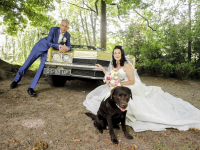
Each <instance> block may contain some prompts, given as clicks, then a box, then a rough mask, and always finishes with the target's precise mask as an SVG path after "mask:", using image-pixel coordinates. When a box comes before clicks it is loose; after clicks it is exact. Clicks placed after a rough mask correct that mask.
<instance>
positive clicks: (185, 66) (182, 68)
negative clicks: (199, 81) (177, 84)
mask: <svg viewBox="0 0 200 150" xmlns="http://www.w3.org/2000/svg"><path fill="white" fill-rule="evenodd" d="M192 71H193V68H192V64H191V63H181V64H178V63H177V64H176V65H175V74H176V75H177V78H178V79H180V80H183V79H187V78H188V76H189V74H190V73H191V72H192Z"/></svg>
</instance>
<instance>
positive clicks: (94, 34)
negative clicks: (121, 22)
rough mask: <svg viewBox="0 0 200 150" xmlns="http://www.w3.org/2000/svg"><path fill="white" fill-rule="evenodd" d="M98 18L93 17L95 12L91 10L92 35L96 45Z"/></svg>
mask: <svg viewBox="0 0 200 150" xmlns="http://www.w3.org/2000/svg"><path fill="white" fill-rule="evenodd" d="M96 19H97V17H93V12H91V11H90V20H91V24H92V33H93V34H92V35H93V46H96Z"/></svg>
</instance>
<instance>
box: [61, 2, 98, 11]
mask: <svg viewBox="0 0 200 150" xmlns="http://www.w3.org/2000/svg"><path fill="white" fill-rule="evenodd" d="M62 2H64V1H62ZM66 3H68V4H71V5H74V6H77V7H79V8H82V9H86V10H91V11H93V12H95V13H96V11H95V10H93V9H92V8H90V7H89V8H84V7H81V6H79V5H76V4H73V3H70V2H66ZM86 6H87V5H86Z"/></svg>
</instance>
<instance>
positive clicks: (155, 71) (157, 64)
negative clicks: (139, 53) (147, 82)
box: [136, 59, 200, 80]
mask: <svg viewBox="0 0 200 150" xmlns="http://www.w3.org/2000/svg"><path fill="white" fill-rule="evenodd" d="M136 69H137V72H138V74H139V75H142V74H145V75H150V76H163V77H166V78H168V77H175V78H178V79H180V80H183V79H187V78H190V79H197V80H200V68H195V67H194V66H192V64H191V63H181V64H179V63H176V64H175V65H172V64H170V63H168V62H161V61H160V60H158V59H154V60H152V61H147V62H146V63H142V64H138V63H137V64H136Z"/></svg>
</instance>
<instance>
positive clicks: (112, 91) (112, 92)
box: [110, 87, 117, 99]
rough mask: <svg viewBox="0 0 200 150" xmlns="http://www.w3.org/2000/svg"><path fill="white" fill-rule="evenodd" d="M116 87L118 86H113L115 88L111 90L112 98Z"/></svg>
mask: <svg viewBox="0 0 200 150" xmlns="http://www.w3.org/2000/svg"><path fill="white" fill-rule="evenodd" d="M116 88H117V87H115V88H113V89H112V90H111V93H110V99H112V98H113V94H114V91H115V89H116Z"/></svg>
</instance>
